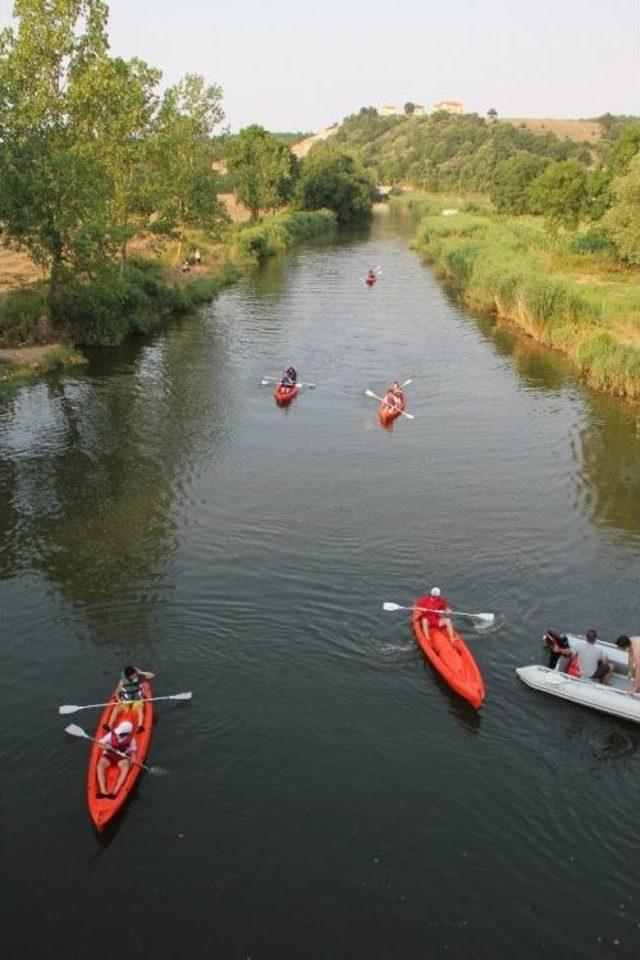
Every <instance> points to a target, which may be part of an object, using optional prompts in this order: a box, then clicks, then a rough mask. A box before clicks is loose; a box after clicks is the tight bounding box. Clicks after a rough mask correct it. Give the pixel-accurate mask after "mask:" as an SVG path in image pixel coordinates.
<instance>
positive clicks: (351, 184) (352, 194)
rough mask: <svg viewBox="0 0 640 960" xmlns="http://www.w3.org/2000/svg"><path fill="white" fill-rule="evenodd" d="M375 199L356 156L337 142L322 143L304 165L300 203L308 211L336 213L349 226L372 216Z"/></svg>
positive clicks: (315, 148)
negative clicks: (349, 223) (326, 210)
mask: <svg viewBox="0 0 640 960" xmlns="http://www.w3.org/2000/svg"><path fill="white" fill-rule="evenodd" d="M373 196H374V185H373V181H372V179H371V176H370V175H369V173H367V171H366V170H365V168H364V166H363V165H362V163H361V162H360V160H359V159H358V158H357V157H356V155H355V154H354V153H353V152H352V151H350V150H347V149H345V148H344V147H342V146H340V145H339V144H334V143H328V142H326V141H325V142H324V143H320V144H318V145H317V146H316V147H314V148H313V149H312V150H311V151H310V153H309V154H308V156H307V157H305V159H304V160H303V162H302V169H301V176H300V180H299V182H298V186H297V190H296V203H297V205H298V206H299V207H301V208H302V209H304V210H320V209H322V208H326V209H328V210H333V211H334V213H335V214H336V216H337V218H338V221H339V222H341V223H348V222H349V221H353V220H361V219H363V218H366V217H368V216H370V214H371V208H372V201H373Z"/></svg>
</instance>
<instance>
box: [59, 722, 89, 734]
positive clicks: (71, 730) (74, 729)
mask: <svg viewBox="0 0 640 960" xmlns="http://www.w3.org/2000/svg"><path fill="white" fill-rule="evenodd" d="M64 732H65V733H68V734H70V736H72V737H86V736H87V734H86V733H85V732H84V730H83V729H82V727H79V726H78V725H77V724H75V723H70V724H69V726H68V727H65V728H64Z"/></svg>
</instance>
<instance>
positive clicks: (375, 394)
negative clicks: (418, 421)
mask: <svg viewBox="0 0 640 960" xmlns="http://www.w3.org/2000/svg"><path fill="white" fill-rule="evenodd" d="M365 393H366V394H367V396H368V397H373V399H374V400H379V401H380V403H386V400H383V398H382V397H379V396H378V394H377V393H374V392H373V390H365ZM390 409H394V408H393V407H390ZM395 409H396V410H397V409H398V408H397V407H396V408H395ZM400 413H401V414H402V416H403V417H406V418H407V419H408V420H415V417H414V415H413V414H412V413H405V412H404V410H400Z"/></svg>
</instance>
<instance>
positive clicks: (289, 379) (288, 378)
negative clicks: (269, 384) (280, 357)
mask: <svg viewBox="0 0 640 960" xmlns="http://www.w3.org/2000/svg"><path fill="white" fill-rule="evenodd" d="M297 380H298V371H297V370H296V368H295V367H287V369H286V370H285V372H284V373H283V374H282V376H281V377H280V386H281V387H284V389H285V390H293V388H294V387H295V385H296V382H297Z"/></svg>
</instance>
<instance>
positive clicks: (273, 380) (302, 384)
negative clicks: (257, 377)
mask: <svg viewBox="0 0 640 960" xmlns="http://www.w3.org/2000/svg"><path fill="white" fill-rule="evenodd" d="M281 379H282V377H263V378H262V380H261V381H260V383H261V384H262V386H263V387H268V386H269V384H270V383H271V384H273V383H280V381H281ZM295 382H296V383H297V384H298V386H299V387H309V389H310V390H315V388H316V385H315V383H308V381H306V380H296V381H295Z"/></svg>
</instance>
